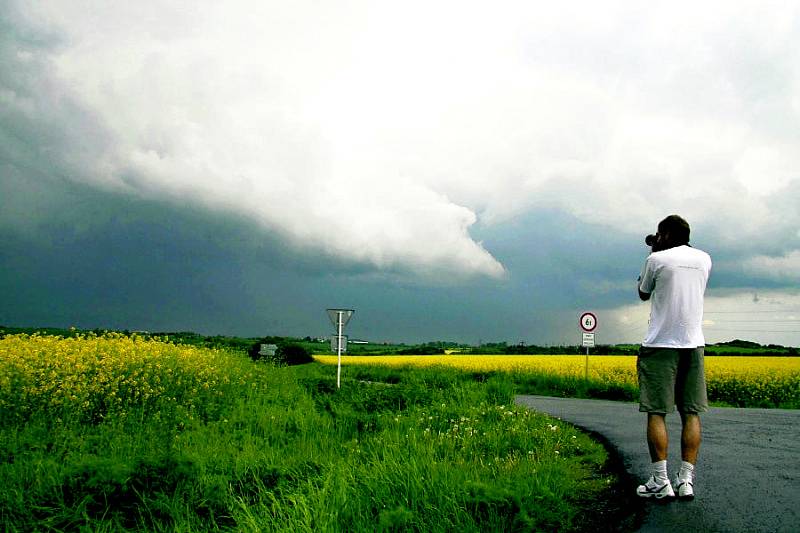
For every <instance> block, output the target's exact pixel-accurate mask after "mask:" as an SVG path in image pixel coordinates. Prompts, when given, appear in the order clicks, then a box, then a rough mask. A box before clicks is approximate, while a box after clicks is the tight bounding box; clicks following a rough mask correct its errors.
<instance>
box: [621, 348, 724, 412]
mask: <svg viewBox="0 0 800 533" xmlns="http://www.w3.org/2000/svg"><path fill="white" fill-rule="evenodd" d="M703 352H704V349H703V347H702V346H701V347H699V348H650V347H646V346H642V347H641V348H640V349H639V357H638V358H637V360H636V370H637V372H638V374H639V411H643V412H647V413H661V414H667V413H671V412H673V411H674V410H675V407H676V406H677V407H678V412H680V413H688V414H694V413H702V412H704V411H708V396H707V393H706V376H705V369H704V366H703Z"/></svg>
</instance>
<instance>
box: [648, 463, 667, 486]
mask: <svg viewBox="0 0 800 533" xmlns="http://www.w3.org/2000/svg"><path fill="white" fill-rule="evenodd" d="M652 467H653V477H654V478H656V481H658V482H659V483H665V482H667V481H669V476H668V475H667V461H666V460H664V461H656V462H654V463H653V464H652Z"/></svg>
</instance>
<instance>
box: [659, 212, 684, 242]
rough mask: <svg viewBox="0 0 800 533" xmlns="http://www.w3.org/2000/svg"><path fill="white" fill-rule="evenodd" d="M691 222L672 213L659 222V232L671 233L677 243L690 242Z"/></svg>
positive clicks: (671, 238) (671, 237)
mask: <svg viewBox="0 0 800 533" xmlns="http://www.w3.org/2000/svg"><path fill="white" fill-rule="evenodd" d="M690 231H691V230H690V229H689V223H688V222H686V221H685V220H684V219H683V218H681V217H679V216H678V215H670V216H668V217H667V218H665V219H664V220H662V221H661V222H659V223H658V232H659V233H661V234H667V233H668V234H669V236H670V240H671V241H672V242H673V243H675V244H689V233H690Z"/></svg>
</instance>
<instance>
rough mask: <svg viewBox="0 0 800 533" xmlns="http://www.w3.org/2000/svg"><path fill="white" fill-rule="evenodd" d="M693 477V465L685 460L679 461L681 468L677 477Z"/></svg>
mask: <svg viewBox="0 0 800 533" xmlns="http://www.w3.org/2000/svg"><path fill="white" fill-rule="evenodd" d="M693 477H694V465H693V464H692V463H689V462H687V461H681V469H680V471H679V472H678V479H681V480H684V481H692V478H693Z"/></svg>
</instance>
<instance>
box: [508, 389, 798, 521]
mask: <svg viewBox="0 0 800 533" xmlns="http://www.w3.org/2000/svg"><path fill="white" fill-rule="evenodd" d="M516 400H517V403H519V404H521V405H524V406H527V407H529V408H531V409H534V410H536V411H540V412H543V413H546V414H549V415H551V416H554V417H557V418H560V419H562V420H564V421H566V422H569V423H571V424H574V425H575V426H578V427H581V428H584V429H587V430H589V431H593V432H596V433H599V434H600V435H602V436H603V437H604V438H606V439H607V440H608V442H609V443H610V444H611V445H612V446H613V447H615V448H616V449H617V451H618V452H619V455H620V456H621V458H622V461H623V463H624V467H625V469H626V470H627V471H628V473H629V474H630V475H631V476H632V478H633V479H634V480H636V482H637V483H639V482H642V481H644V480H645V479H646V478H647V476H648V475H649V467H650V458H649V456H648V453H647V442H646V440H645V420H646V415H645V414H644V413H640V412H639V406H638V404H636V403H627V402H612V401H605V400H577V399H571V398H551V397H546V396H517V398H516ZM701 421H702V424H703V444H702V446H701V448H700V456H699V458H698V461H697V470H696V472H697V477H696V480H695V499H694V500H693V501H689V502H684V501H676V500H675V501H670V502H669V503H666V504H662V503H655V502H650V501H647V502H643V504H644V508H645V514H644V521H643V523H642V525H641V528H640V529H639V531H646V532H656V531H664V532H669V531H680V532H702V533H704V532H725V533H730V532H748V533H750V532H761V531H769V532H773V531H774V532H787V533H788V532H793V533H797V532H800V443H799V442H798V441H800V411H795V410H783V409H735V408H713V407H712V408H711V409H710V410H709V412H708V413H703V414H702V415H701ZM667 427H668V430H669V436H670V450H669V459H668V461H669V463H668V464H669V470H670V479H672V478H674V476H675V471H676V469H677V468H678V467H679V466H680V417H679V416H678V414H677V413H674V414H671V415H667ZM630 490H632V491H633V490H635V487H631V488H630Z"/></svg>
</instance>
